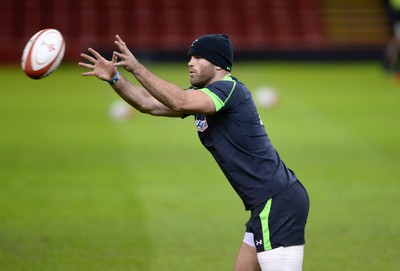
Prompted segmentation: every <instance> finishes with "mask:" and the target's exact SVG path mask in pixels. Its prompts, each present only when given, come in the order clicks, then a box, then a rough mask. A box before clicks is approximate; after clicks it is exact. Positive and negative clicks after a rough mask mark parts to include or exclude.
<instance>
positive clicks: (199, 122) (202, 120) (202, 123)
mask: <svg viewBox="0 0 400 271" xmlns="http://www.w3.org/2000/svg"><path fill="white" fill-rule="evenodd" d="M196 127H197V131H198V132H204V131H205V130H206V129H207V128H208V123H207V118H206V117H205V116H201V115H197V116H196Z"/></svg>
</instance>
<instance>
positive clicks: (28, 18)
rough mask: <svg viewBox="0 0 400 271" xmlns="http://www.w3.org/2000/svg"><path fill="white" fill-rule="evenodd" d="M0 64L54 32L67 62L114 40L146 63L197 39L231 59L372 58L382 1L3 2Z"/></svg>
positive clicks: (381, 24) (379, 39)
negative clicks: (44, 32) (215, 37)
mask: <svg viewBox="0 0 400 271" xmlns="http://www.w3.org/2000/svg"><path fill="white" fill-rule="evenodd" d="M0 20H1V28H0V43H1V48H0V59H1V62H4V61H10V62H12V61H15V59H18V58H19V57H20V54H19V52H20V51H21V50H15V49H16V48H23V46H24V45H25V43H26V42H27V40H28V39H29V38H30V37H31V36H32V35H33V33H36V32H37V31H38V30H40V29H43V28H47V27H52V28H57V29H59V30H60V31H61V32H62V33H63V35H64V36H65V39H66V41H67V45H68V50H67V52H66V56H65V59H66V60H74V61H75V60H76V59H77V56H79V53H80V52H81V51H83V50H85V49H86V48H87V47H88V46H93V45H96V46H99V47H101V48H103V49H105V50H106V49H110V46H112V41H113V37H114V35H115V34H116V33H118V34H119V35H121V36H122V37H124V39H125V40H126V42H127V43H128V44H131V45H132V46H134V48H135V51H136V52H137V53H144V54H148V56H149V57H151V58H162V57H164V58H169V59H171V57H173V58H176V57H180V58H181V57H182V50H183V51H185V50H187V47H188V44H190V43H191V42H192V41H193V40H194V39H195V38H196V37H198V36H200V35H203V34H206V33H217V32H223V33H227V34H228V35H229V36H230V37H231V38H232V40H233V43H234V44H235V49H236V54H237V58H239V59H240V58H241V57H247V58H248V57H254V58H259V57H260V56H263V57H269V58H299V57H314V58H316V57H319V58H327V57H333V58H337V57H346V58H360V57H364V58H365V57H369V58H371V57H377V54H379V52H381V50H382V47H383V46H384V44H385V43H386V42H387V39H388V37H389V35H390V27H389V20H388V13H387V10H386V6H385V2H384V1H382V0H303V1H293V0H268V1H264V0H246V1H240V0H233V1H220V0H204V1H186V0H135V1H131V0H114V1H109V0H83V1H64V0H47V1H46V0H21V1H14V0H2V1H1V3H0Z"/></svg>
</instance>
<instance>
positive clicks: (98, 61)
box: [79, 48, 183, 117]
mask: <svg viewBox="0 0 400 271" xmlns="http://www.w3.org/2000/svg"><path fill="white" fill-rule="evenodd" d="M89 52H90V53H91V54H92V55H93V56H90V55H88V54H85V53H82V54H81V57H82V58H84V59H86V60H87V61H88V62H89V63H84V62H79V66H81V67H84V68H88V69H92V70H91V71H88V72H84V73H82V75H83V76H96V77H97V78H99V79H100V80H103V81H110V80H111V79H112V78H113V77H114V76H115V75H116V74H117V68H116V67H114V63H115V62H116V60H117V58H116V56H113V59H112V61H108V60H106V59H105V58H104V57H102V56H101V55H100V54H99V53H98V52H97V51H95V50H94V49H92V48H89ZM112 87H113V88H114V90H115V91H116V92H117V94H118V95H119V96H121V98H122V99H124V100H125V101H126V102H127V103H129V104H130V105H131V106H133V107H134V108H136V109H137V110H139V111H140V112H142V113H147V114H151V115H156V116H169V117H179V116H182V115H183V114H182V113H181V112H177V111H174V110H172V109H171V108H168V107H167V106H165V105H163V104H162V103H160V102H159V101H158V100H157V99H155V98H154V97H153V96H152V95H150V94H149V92H148V91H147V90H146V89H144V88H143V87H141V86H136V85H133V84H132V83H130V82H129V81H128V80H127V79H126V78H125V77H123V76H122V75H121V77H120V78H119V80H118V81H117V82H115V83H114V84H113V85H112Z"/></svg>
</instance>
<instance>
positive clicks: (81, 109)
mask: <svg viewBox="0 0 400 271" xmlns="http://www.w3.org/2000/svg"><path fill="white" fill-rule="evenodd" d="M148 67H149V68H150V69H151V70H152V71H154V72H155V73H156V74H158V75H159V76H161V77H163V78H165V79H168V80H169V81H172V82H175V83H177V84H178V85H180V86H182V87H187V86H188V85H187V84H188V74H187V66H186V63H179V64H176V63H153V64H151V65H149V66H148ZM81 72H82V69H81V68H79V67H78V66H77V65H72V64H69V65H68V64H67V65H62V66H61V67H60V68H59V69H58V70H56V71H55V72H54V73H53V74H51V75H50V76H49V77H48V78H46V79H43V80H38V81H34V80H31V79H29V78H28V77H26V76H25V75H24V74H23V72H22V71H21V70H20V68H19V67H16V66H12V67H10V66H3V67H0V81H1V82H2V83H1V87H0V127H1V128H0V129H1V131H0V270H1V271H3V270H4V271H23V270H24V271H25V270H26V271H36V270H37V271H46V270H48V271H63V270H68V271H70V270H74V271H79V270H82V271H89V270H90V271H92V270H107V271H128V270H138V271H155V270H163V271H169V270H173V271H177V270H192V271H196V270H199V271H200V270H201V271H205V270H213V271H214V270H231V269H232V265H233V262H234V259H235V256H236V253H237V251H238V248H239V245H240V243H241V240H242V237H243V233H244V223H245V222H246V221H247V219H248V216H249V214H248V213H247V212H244V210H243V206H242V204H241V202H240V200H239V198H238V197H237V196H236V194H235V193H234V191H233V189H232V188H231V187H230V186H229V184H228V182H227V181H226V180H225V178H224V177H223V175H222V173H221V172H220V171H219V169H218V167H217V165H216V164H215V162H214V161H213V159H212V157H211V155H209V154H208V153H207V151H206V150H205V149H203V147H202V146H201V144H200V142H199V141H198V138H197V135H196V129H195V125H194V122H193V120H192V119H191V118H186V119H184V120H181V119H169V118H155V117H151V116H147V115H142V114H139V113H136V114H134V116H133V117H132V118H131V119H129V120H127V121H122V122H115V121H113V120H112V119H111V118H110V117H109V107H110V104H111V103H112V102H113V101H115V100H117V99H118V98H117V96H116V94H114V93H113V91H112V89H111V88H110V87H109V86H108V85H107V83H104V82H100V81H99V80H97V79H95V78H84V77H82V76H80V73H81ZM125 74H126V73H125ZM233 74H234V75H235V76H236V77H238V78H239V79H240V80H242V81H243V82H245V83H246V84H247V85H248V87H249V88H251V89H255V88H257V87H259V86H269V87H273V88H275V89H276V90H277V91H278V93H279V95H280V98H281V101H280V103H279V106H277V107H273V108H260V115H261V117H262V119H263V122H264V124H265V125H266V128H267V131H268V133H269V135H270V137H271V139H272V142H273V143H274V145H275V147H276V148H277V150H278V152H279V153H280V155H281V157H282V158H283V160H284V161H285V162H286V164H287V165H288V166H289V167H290V168H291V169H293V170H294V171H295V172H296V174H297V175H298V177H299V178H300V180H301V181H302V182H303V183H304V185H305V186H306V187H307V188H308V191H309V193H310V197H311V211H310V217H309V222H308V226H307V236H306V238H307V244H306V249H305V258H304V268H303V270H307V271H321V270H324V271H329V270H332V271H337V270H358V271H362V270H386V271H390V270H400V260H399V258H400V250H399V243H400V212H399V206H400V83H399V82H396V81H395V80H394V79H393V78H392V77H390V76H388V75H387V74H385V73H384V72H383V71H382V70H381V68H380V65H379V63H374V62H368V63H365V62H364V63H325V64H321V63H279V62H266V63H261V62H258V63H250V62H238V63H236V64H235V66H234V69H233Z"/></svg>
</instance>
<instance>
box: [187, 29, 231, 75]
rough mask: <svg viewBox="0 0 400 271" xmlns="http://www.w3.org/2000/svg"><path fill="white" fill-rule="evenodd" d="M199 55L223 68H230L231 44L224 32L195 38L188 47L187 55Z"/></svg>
mask: <svg viewBox="0 0 400 271" xmlns="http://www.w3.org/2000/svg"><path fill="white" fill-rule="evenodd" d="M193 55H195V56H200V57H202V58H204V59H207V60H208V61H210V62H211V63H213V64H214V65H217V66H219V67H221V68H223V69H224V70H227V71H231V70H232V62H233V46H232V43H231V41H230V40H229V38H228V36H227V35H225V34H211V35H205V36H202V37H200V38H198V39H196V40H195V41H194V42H193V43H192V45H191V46H190V48H189V52H188V56H193Z"/></svg>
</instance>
